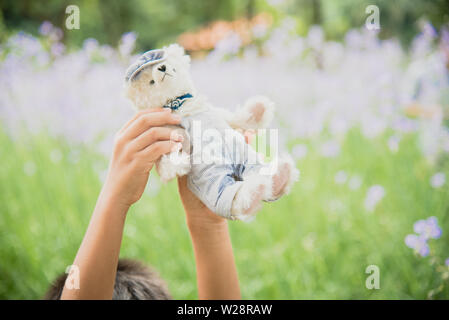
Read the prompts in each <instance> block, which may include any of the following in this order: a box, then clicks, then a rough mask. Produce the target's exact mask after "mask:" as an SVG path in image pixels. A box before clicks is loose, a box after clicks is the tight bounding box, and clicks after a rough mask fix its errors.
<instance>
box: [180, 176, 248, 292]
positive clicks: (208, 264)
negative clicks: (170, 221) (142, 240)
mask: <svg viewBox="0 0 449 320" xmlns="http://www.w3.org/2000/svg"><path fill="white" fill-rule="evenodd" d="M178 187H179V193H180V195H181V200H182V203H183V205H184V210H185V212H186V220H187V226H188V228H189V231H190V237H191V239H192V243H193V249H194V252H195V261H196V274H197V283H198V298H199V299H207V300H221V299H240V287H239V280H238V275H237V268H236V266H235V261H234V253H233V251H232V244H231V239H230V237H229V231H228V222H227V221H226V219H224V218H221V217H219V216H218V215H216V214H214V213H213V212H211V211H210V210H209V209H208V208H207V207H206V206H205V205H204V204H203V203H202V202H201V201H200V200H199V199H198V198H197V197H196V196H195V195H194V194H193V193H192V192H191V191H190V190H189V188H188V187H187V177H185V176H184V177H181V178H178Z"/></svg>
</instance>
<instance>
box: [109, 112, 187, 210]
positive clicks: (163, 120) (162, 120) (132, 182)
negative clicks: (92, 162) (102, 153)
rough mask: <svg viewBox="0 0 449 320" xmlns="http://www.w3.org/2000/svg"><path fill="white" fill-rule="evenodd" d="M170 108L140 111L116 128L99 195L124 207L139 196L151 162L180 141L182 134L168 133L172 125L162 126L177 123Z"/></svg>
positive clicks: (151, 166)
mask: <svg viewBox="0 0 449 320" xmlns="http://www.w3.org/2000/svg"><path fill="white" fill-rule="evenodd" d="M170 111H171V110H170V109H162V108H158V109H151V110H145V111H140V112H138V113H137V114H136V115H135V116H134V118H133V119H131V120H130V121H128V122H127V123H126V124H125V125H124V126H123V128H122V129H120V131H119V132H118V133H117V135H116V138H115V143H114V151H113V154H112V158H111V162H110V164H109V169H108V175H107V178H106V182H105V185H104V187H103V190H102V196H103V197H106V198H107V199H108V200H110V201H113V202H114V203H115V205H119V206H124V207H126V208H127V207H129V206H131V205H132V204H133V203H135V202H136V201H138V200H139V199H140V197H141V196H142V193H143V191H144V190H145V186H146V184H147V182H148V177H149V173H150V170H151V169H152V168H153V165H154V163H155V162H156V161H157V160H158V159H159V157H160V156H161V155H163V154H166V153H169V152H170V151H172V150H173V148H176V147H177V144H178V143H179V142H181V141H182V136H179V135H177V134H175V133H174V132H173V134H172V131H173V129H170V128H165V127H163V126H164V125H169V124H171V125H175V124H179V123H180V117H179V116H177V115H173V114H171V112H170Z"/></svg>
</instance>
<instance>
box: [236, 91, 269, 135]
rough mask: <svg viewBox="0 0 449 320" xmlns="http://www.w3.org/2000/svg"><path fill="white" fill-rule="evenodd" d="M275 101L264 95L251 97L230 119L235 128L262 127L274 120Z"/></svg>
mask: <svg viewBox="0 0 449 320" xmlns="http://www.w3.org/2000/svg"><path fill="white" fill-rule="evenodd" d="M273 115H274V103H273V102H272V101H271V100H270V99H268V98H267V97H264V96H255V97H252V98H249V99H248V100H247V101H246V102H245V104H244V105H243V107H241V108H239V109H237V111H236V112H235V114H234V117H233V118H232V119H231V120H230V125H231V127H233V128H235V129H262V128H266V127H268V125H269V124H270V122H271V121H272V120H273Z"/></svg>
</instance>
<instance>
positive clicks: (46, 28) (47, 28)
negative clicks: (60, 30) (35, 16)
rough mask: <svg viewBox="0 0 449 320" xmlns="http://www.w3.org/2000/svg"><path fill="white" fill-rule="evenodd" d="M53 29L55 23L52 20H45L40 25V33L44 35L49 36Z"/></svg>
mask: <svg viewBox="0 0 449 320" xmlns="http://www.w3.org/2000/svg"><path fill="white" fill-rule="evenodd" d="M52 30H53V24H52V23H51V22H50V21H44V22H43V23H42V24H41V26H40V27H39V33H40V34H41V35H43V36H48V35H49V34H50V32H51V31H52Z"/></svg>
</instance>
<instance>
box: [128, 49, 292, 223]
mask: <svg viewBox="0 0 449 320" xmlns="http://www.w3.org/2000/svg"><path fill="white" fill-rule="evenodd" d="M125 94H126V96H127V97H128V98H129V99H130V100H131V101H132V103H133V104H134V106H135V107H136V108H137V109H147V108H157V107H159V108H160V107H163V108H170V109H171V110H172V111H171V112H173V113H176V114H179V115H180V116H181V123H180V125H179V126H175V127H174V128H176V130H177V131H178V134H182V136H183V138H184V139H183V142H182V145H181V146H180V147H178V148H176V149H174V150H172V151H171V153H169V154H166V155H163V156H162V157H161V158H160V159H159V160H158V162H157V163H156V171H157V172H158V174H159V176H160V179H161V180H162V181H163V182H167V181H169V180H171V179H173V178H176V177H181V176H184V175H187V186H188V188H189V189H190V190H191V191H192V192H193V193H194V194H195V195H196V196H197V197H198V198H199V199H200V200H201V201H202V202H203V203H204V204H205V205H206V206H207V207H208V208H209V209H210V210H211V211H212V212H214V213H216V214H218V215H220V216H222V217H224V218H227V219H231V220H235V219H239V220H246V219H248V218H249V217H253V216H254V215H255V213H257V212H258V211H259V209H260V208H261V206H262V204H263V202H271V201H275V200H277V199H279V198H280V197H281V196H283V195H284V194H287V193H289V191H290V190H291V187H292V185H293V183H294V182H295V181H296V180H297V179H298V175H299V171H298V170H297V168H296V166H295V164H294V162H293V160H292V158H291V157H290V156H289V155H282V156H276V157H274V159H273V160H272V161H271V162H265V161H264V159H262V157H261V155H260V154H259V153H257V152H256V150H254V148H253V147H252V146H251V145H249V144H247V143H246V141H245V137H244V135H243V134H242V133H241V131H242V130H248V129H251V130H257V129H263V128H267V126H268V125H269V124H270V122H271V120H272V118H273V114H274V104H273V102H271V101H270V100H269V99H268V98H266V97H264V96H256V97H252V98H250V99H248V100H247V101H246V103H245V104H244V105H243V106H242V107H239V108H237V110H236V111H235V112H231V111H229V110H227V109H222V108H218V107H216V106H213V105H211V104H210V103H209V102H208V100H207V99H206V98H205V96H203V95H201V94H199V93H198V92H197V90H196V89H195V87H194V85H193V82H192V79H191V76H190V57H189V56H188V55H187V54H185V52H184V49H183V48H182V47H181V46H179V45H177V44H172V45H169V46H168V47H164V48H163V49H156V50H150V51H147V52H145V53H144V54H143V55H141V56H140V58H139V59H138V60H137V61H136V62H135V63H133V64H132V65H131V66H130V67H129V68H128V69H127V71H126V76H125Z"/></svg>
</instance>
